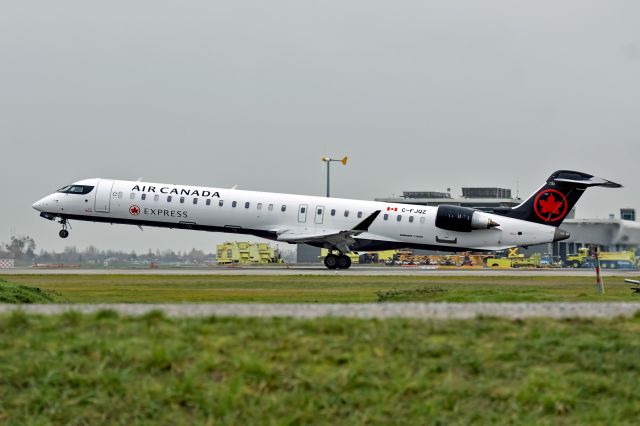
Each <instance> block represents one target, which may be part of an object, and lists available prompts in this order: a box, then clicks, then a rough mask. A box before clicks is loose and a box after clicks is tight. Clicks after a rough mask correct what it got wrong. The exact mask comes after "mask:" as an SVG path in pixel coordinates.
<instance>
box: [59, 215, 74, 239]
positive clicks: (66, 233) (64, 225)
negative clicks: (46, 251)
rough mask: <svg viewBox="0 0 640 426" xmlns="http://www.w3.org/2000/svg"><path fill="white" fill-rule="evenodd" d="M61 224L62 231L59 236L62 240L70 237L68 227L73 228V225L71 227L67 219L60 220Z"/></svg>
mask: <svg viewBox="0 0 640 426" xmlns="http://www.w3.org/2000/svg"><path fill="white" fill-rule="evenodd" d="M60 224H61V225H62V229H61V230H60V232H58V235H60V238H67V237H68V236H69V231H67V226H68V227H69V228H71V225H69V221H67V219H60Z"/></svg>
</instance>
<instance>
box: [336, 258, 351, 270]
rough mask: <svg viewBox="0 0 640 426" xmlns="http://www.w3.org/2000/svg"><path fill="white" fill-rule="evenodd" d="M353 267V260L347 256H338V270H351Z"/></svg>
mask: <svg viewBox="0 0 640 426" xmlns="http://www.w3.org/2000/svg"><path fill="white" fill-rule="evenodd" d="M350 266H351V258H350V257H349V256H347V255H346V254H341V255H340V256H338V269H349V267H350Z"/></svg>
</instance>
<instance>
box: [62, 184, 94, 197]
mask: <svg viewBox="0 0 640 426" xmlns="http://www.w3.org/2000/svg"><path fill="white" fill-rule="evenodd" d="M91 191H93V186H88V185H68V186H65V187H64V188H60V189H58V191H57V192H62V193H63V194H80V195H84V194H88V193H90V192H91Z"/></svg>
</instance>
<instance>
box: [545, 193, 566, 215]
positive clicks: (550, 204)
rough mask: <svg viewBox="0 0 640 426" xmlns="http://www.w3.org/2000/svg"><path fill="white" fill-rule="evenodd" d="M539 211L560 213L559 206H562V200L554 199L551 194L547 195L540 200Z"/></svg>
mask: <svg viewBox="0 0 640 426" xmlns="http://www.w3.org/2000/svg"><path fill="white" fill-rule="evenodd" d="M540 207H542V210H541V212H542V213H543V214H544V213H550V214H553V215H556V214H560V207H562V201H556V199H555V197H554V196H553V194H551V195H549V196H548V197H547V198H546V199H545V200H540Z"/></svg>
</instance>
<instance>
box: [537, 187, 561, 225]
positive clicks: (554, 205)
mask: <svg viewBox="0 0 640 426" xmlns="http://www.w3.org/2000/svg"><path fill="white" fill-rule="evenodd" d="M567 206H568V203H567V198H566V197H565V196H564V194H563V193H562V192H560V191H558V190H557V189H546V190H543V191H540V193H539V194H538V195H537V196H536V199H535V200H534V202H533V209H534V211H535V213H536V215H537V216H538V217H539V218H540V219H542V220H543V221H545V222H557V221H559V220H561V219H562V218H564V217H565V216H566V214H567Z"/></svg>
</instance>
